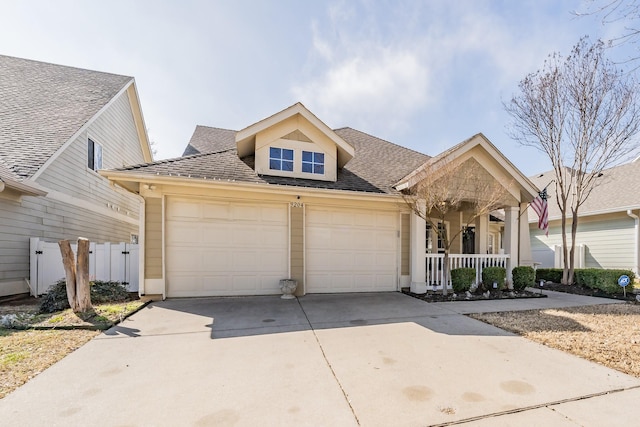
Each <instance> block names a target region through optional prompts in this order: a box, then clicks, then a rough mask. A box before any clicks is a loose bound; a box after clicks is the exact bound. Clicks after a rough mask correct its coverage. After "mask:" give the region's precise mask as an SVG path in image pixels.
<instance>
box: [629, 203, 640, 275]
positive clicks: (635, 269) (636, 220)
mask: <svg viewBox="0 0 640 427" xmlns="http://www.w3.org/2000/svg"><path fill="white" fill-rule="evenodd" d="M627 215H629V216H630V217H631V218H633V219H634V222H635V226H634V228H633V230H634V233H633V239H634V245H633V247H634V249H633V254H634V257H633V260H634V264H635V265H634V266H633V272H634V273H636V274H638V225H639V223H640V218H639V217H638V215H636V214H634V213H633V211H632V210H631V209H627Z"/></svg>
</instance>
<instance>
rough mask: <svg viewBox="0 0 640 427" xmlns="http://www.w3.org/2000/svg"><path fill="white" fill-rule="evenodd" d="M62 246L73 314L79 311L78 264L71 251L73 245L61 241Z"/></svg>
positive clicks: (68, 293) (68, 296)
mask: <svg viewBox="0 0 640 427" xmlns="http://www.w3.org/2000/svg"><path fill="white" fill-rule="evenodd" d="M58 246H60V253H61V254H62V264H63V265H64V273H65V279H66V282H67V299H68V300H69V306H70V307H71V309H72V310H73V312H74V313H75V312H77V311H78V302H77V301H78V300H77V299H76V265H75V264H76V263H75V262H74V261H75V257H74V256H73V251H72V250H71V244H70V243H69V241H68V240H60V241H59V242H58Z"/></svg>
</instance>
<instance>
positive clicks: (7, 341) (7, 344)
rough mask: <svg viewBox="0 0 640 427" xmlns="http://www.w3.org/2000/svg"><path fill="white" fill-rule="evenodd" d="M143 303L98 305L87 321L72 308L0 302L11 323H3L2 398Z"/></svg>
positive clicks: (0, 350) (0, 309)
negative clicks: (41, 308) (50, 308)
mask: <svg viewBox="0 0 640 427" xmlns="http://www.w3.org/2000/svg"><path fill="white" fill-rule="evenodd" d="M144 304H145V303H143V302H141V301H139V300H136V301H126V302H119V303H104V304H95V305H94V308H95V311H96V315H95V316H93V317H92V318H89V319H87V320H82V319H81V318H80V317H78V316H77V315H76V314H75V313H74V312H73V311H71V309H66V310H63V311H58V312H55V313H44V314H38V313H37V311H38V308H37V306H20V307H15V306H2V305H0V317H2V316H9V317H7V318H6V319H7V324H9V325H10V328H7V327H1V326H0V399H1V398H3V397H4V396H6V395H7V394H8V393H10V392H11V391H13V390H15V389H16V388H18V387H20V386H21V385H22V384H24V383H26V382H27V381H29V380H30V379H31V378H33V377H35V376H36V375H38V374H39V373H40V372H42V371H44V370H45V369H47V368H48V367H49V366H51V365H53V364H54V363H56V362H57V361H59V360H60V359H62V358H63V357H65V356H66V355H67V354H69V353H71V352H72V351H74V350H76V349H77V348H79V347H81V346H82V345H84V344H85V343H86V342H87V341H89V340H90V339H91V338H93V337H95V336H96V335H97V334H98V333H99V332H98V330H104V329H108V328H110V327H111V326H113V325H114V324H115V323H118V322H121V321H122V320H123V319H124V318H125V317H126V316H128V315H130V314H131V313H133V312H135V311H136V310H138V309H139V308H140V307H142V306H144ZM9 320H10V321H9ZM11 328H15V329H11ZM36 328H37V329H36ZM91 329H93V330H91Z"/></svg>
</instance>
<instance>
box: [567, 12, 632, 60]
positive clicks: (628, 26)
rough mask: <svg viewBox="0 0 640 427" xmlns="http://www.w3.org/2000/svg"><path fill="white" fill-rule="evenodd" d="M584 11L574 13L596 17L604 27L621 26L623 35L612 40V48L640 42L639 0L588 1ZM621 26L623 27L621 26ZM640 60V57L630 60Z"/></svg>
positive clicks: (579, 15) (580, 15)
mask: <svg viewBox="0 0 640 427" xmlns="http://www.w3.org/2000/svg"><path fill="white" fill-rule="evenodd" d="M585 4H586V6H585V8H584V9H583V10H576V11H573V14H574V15H575V16H578V17H585V16H596V17H599V18H600V21H601V22H602V25H619V26H621V28H622V30H621V33H620V34H618V35H615V36H614V37H613V38H612V39H611V40H610V42H611V43H610V44H611V46H619V45H622V44H626V43H631V44H636V43H638V41H639V40H640V22H639V21H640V2H639V1H638V0H588V1H587V2H586V3H585ZM620 24H621V25H620ZM629 59H630V60H635V59H638V56H635V57H633V58H629Z"/></svg>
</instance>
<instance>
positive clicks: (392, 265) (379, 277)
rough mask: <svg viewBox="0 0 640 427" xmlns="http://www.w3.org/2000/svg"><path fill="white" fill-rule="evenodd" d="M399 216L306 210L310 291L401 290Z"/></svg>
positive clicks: (382, 213) (309, 207) (335, 209)
mask: <svg viewBox="0 0 640 427" xmlns="http://www.w3.org/2000/svg"><path fill="white" fill-rule="evenodd" d="M397 222H398V214H397V213H396V212H384V211H383V212H380V211H377V212H372V211H368V210H360V209H342V208H320V207H311V206H308V207H307V209H306V215H305V225H306V235H305V241H306V248H307V252H306V272H307V281H306V291H307V292H310V293H312V292H368V291H395V290H396V289H397V273H396V271H397V268H396V265H397V258H398V256H397V240H398V239H397V228H398V227H397Z"/></svg>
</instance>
